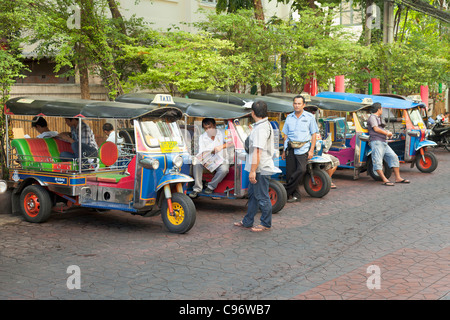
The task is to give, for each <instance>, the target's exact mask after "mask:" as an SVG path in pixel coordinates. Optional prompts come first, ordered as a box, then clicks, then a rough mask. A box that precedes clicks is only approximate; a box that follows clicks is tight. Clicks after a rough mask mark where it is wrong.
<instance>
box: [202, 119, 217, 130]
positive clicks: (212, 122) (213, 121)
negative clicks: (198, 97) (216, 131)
mask: <svg viewBox="0 0 450 320" xmlns="http://www.w3.org/2000/svg"><path fill="white" fill-rule="evenodd" d="M208 124H212V125H214V126H215V125H216V120H214V119H213V118H205V119H203V120H202V127H203V128H204V127H205V126H206V125H208Z"/></svg>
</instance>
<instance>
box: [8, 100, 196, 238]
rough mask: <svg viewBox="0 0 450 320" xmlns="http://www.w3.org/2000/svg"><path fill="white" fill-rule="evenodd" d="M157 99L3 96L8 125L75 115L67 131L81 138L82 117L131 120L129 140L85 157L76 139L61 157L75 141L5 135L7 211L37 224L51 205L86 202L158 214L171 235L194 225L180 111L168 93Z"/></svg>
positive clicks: (108, 144)
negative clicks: (67, 154) (75, 151)
mask: <svg viewBox="0 0 450 320" xmlns="http://www.w3.org/2000/svg"><path fill="white" fill-rule="evenodd" d="M159 98H161V100H160V102H159V103H161V102H162V103H163V105H158V103H154V104H149V105H139V104H129V103H119V102H109V101H91V100H81V99H63V98H47V97H41V96H39V97H21V98H14V99H10V100H8V101H7V102H6V105H5V114H6V118H7V119H6V120H7V121H6V123H7V124H10V123H13V124H14V123H18V122H20V121H24V120H23V118H24V116H25V118H26V117H33V116H42V117H45V118H57V119H56V120H55V121H61V122H62V121H63V118H76V119H78V128H77V129H74V130H77V132H78V136H82V132H81V130H82V124H83V123H84V122H86V121H89V122H92V121H99V122H102V121H103V122H104V121H105V120H106V119H107V120H108V121H117V120H119V121H122V123H130V122H131V123H132V126H131V127H130V128H128V130H124V132H127V133H130V132H131V133H132V138H131V139H130V140H131V141H130V143H132V144H133V146H131V147H129V148H128V147H125V146H118V145H117V144H116V143H114V142H111V141H108V142H105V143H103V144H102V145H101V146H100V147H99V149H98V152H97V153H95V154H87V153H86V152H85V151H82V145H81V143H80V142H78V145H77V148H79V151H80V152H79V157H74V158H63V157H62V156H61V153H62V152H65V151H66V152H71V151H73V148H74V146H73V145H74V143H72V145H71V144H70V143H68V142H65V141H63V140H61V139H59V138H58V136H56V137H52V138H28V139H27V138H18V139H12V140H8V141H7V146H8V148H7V159H8V163H7V166H8V169H9V180H8V181H6V182H5V181H3V182H2V184H3V185H8V187H9V188H12V208H13V212H18V213H21V214H22V215H23V216H24V218H25V219H26V220H27V221H29V222H37V223H38V222H44V221H46V220H48V219H49V217H50V215H51V212H52V208H53V207H55V205H56V204H57V203H63V204H64V205H65V208H66V209H67V208H68V209H69V210H70V208H72V207H85V208H94V209H96V210H102V211H105V210H120V211H125V212H130V213H132V214H137V215H142V216H154V215H157V214H159V213H161V216H162V219H163V222H164V225H165V226H166V228H167V229H168V230H169V231H170V232H174V233H185V232H187V231H189V230H190V229H191V228H192V227H193V226H194V224H195V220H196V209H195V206H194V203H193V202H192V200H191V199H190V198H189V197H188V196H187V195H186V194H185V191H186V187H187V184H188V183H189V182H191V181H193V179H192V178H191V177H190V176H189V165H188V164H187V159H188V158H189V153H188V150H187V146H186V143H185V140H184V138H183V135H182V133H181V130H180V128H179V127H178V124H177V120H179V119H181V117H182V111H181V110H179V109H178V108H175V107H173V106H171V104H173V103H171V102H170V100H171V97H170V96H169V97H167V96H166V97H159ZM16 116H21V117H16ZM28 121H30V120H28ZM26 123H27V125H30V124H29V123H30V122H26ZM20 126H23V125H20ZM30 127H31V126H30ZM116 128H117V127H116ZM7 131H8V128H7ZM78 140H80V139H78Z"/></svg>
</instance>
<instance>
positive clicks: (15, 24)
mask: <svg viewBox="0 0 450 320" xmlns="http://www.w3.org/2000/svg"><path fill="white" fill-rule="evenodd" d="M30 8H31V7H30V1H27V0H17V1H2V2H0V103H1V105H2V106H4V104H5V102H6V101H7V100H8V99H9V93H10V90H11V87H12V86H13V85H14V83H15V82H16V80H17V79H18V78H20V77H24V75H23V72H24V71H26V70H27V68H26V67H25V65H24V64H23V63H22V57H21V55H20V51H19V46H20V39H21V34H22V32H23V29H24V28H26V27H27V26H28V25H29V22H30V17H31V15H30V11H29V9H30ZM11 133H12V132H11V130H10V132H6V123H5V115H4V109H3V108H1V109H0V151H1V153H0V163H1V164H0V179H1V178H6V176H7V168H6V144H5V142H6V136H7V135H8V134H9V135H11Z"/></svg>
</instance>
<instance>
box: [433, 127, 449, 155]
mask: <svg viewBox="0 0 450 320" xmlns="http://www.w3.org/2000/svg"><path fill="white" fill-rule="evenodd" d="M427 139H428V140H431V141H434V142H436V144H437V147H443V148H445V150H447V151H448V152H450V125H444V124H443V123H442V121H441V120H438V121H436V123H434V124H433V125H432V126H431V128H430V129H429V130H428V132H427Z"/></svg>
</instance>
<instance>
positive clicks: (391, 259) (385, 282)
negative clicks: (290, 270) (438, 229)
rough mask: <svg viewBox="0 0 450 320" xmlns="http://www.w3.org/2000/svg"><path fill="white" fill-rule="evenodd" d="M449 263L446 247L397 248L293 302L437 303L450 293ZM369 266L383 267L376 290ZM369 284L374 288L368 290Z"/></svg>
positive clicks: (305, 293)
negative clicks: (371, 301)
mask: <svg viewBox="0 0 450 320" xmlns="http://www.w3.org/2000/svg"><path fill="white" fill-rule="evenodd" d="M449 263H450V248H449V247H447V248H445V249H443V250H440V251H438V252H432V251H423V250H414V249H406V248H405V249H400V250H398V251H396V252H393V253H391V254H388V255H386V256H384V257H382V258H380V259H377V260H374V261H372V262H370V263H369V264H366V265H364V266H362V267H360V268H358V269H356V270H353V271H351V272H349V273H347V274H345V275H342V276H340V277H338V278H336V279H333V280H330V281H327V282H325V283H323V284H321V285H319V286H317V287H315V288H314V289H311V290H308V291H306V292H304V293H302V294H300V295H298V296H295V297H294V298H293V299H294V300H309V299H312V300H322V299H325V300H336V299H337V300H340V299H342V300H351V299H357V300H371V299H375V300H379V299H389V300H436V299H440V298H443V297H445V296H446V295H447V294H448V292H449V290H450V266H449ZM370 266H382V267H380V270H379V271H380V273H379V274H380V280H379V285H380V286H379V289H378V288H374V286H375V283H376V282H375V281H370V280H372V279H370V276H371V275H373V274H375V273H374V272H373V271H371V269H369V272H368V268H369V267H370ZM367 282H369V284H368V283H367ZM368 285H369V286H370V287H371V288H373V289H368ZM448 298H449V297H448V296H447V299H448Z"/></svg>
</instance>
